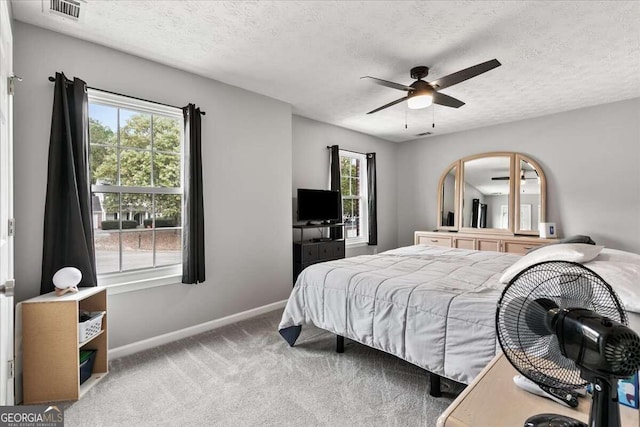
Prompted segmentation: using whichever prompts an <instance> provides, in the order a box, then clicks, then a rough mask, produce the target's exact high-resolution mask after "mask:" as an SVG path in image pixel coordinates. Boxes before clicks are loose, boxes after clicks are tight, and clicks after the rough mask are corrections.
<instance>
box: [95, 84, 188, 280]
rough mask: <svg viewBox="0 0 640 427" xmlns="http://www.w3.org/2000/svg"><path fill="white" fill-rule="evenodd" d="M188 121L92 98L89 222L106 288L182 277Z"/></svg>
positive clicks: (177, 113) (111, 98) (121, 100)
mask: <svg viewBox="0 0 640 427" xmlns="http://www.w3.org/2000/svg"><path fill="white" fill-rule="evenodd" d="M183 121H184V119H183V117H182V111H181V110H179V109H177V108H171V107H164V106H159V105H156V104H153V103H149V102H144V101H138V100H135V99H131V98H127V97H123V96H119V95H112V94H108V93H104V92H100V91H94V90H90V91H89V143H90V172H91V191H92V215H93V226H94V243H95V249H96V270H97V273H98V281H99V282H100V283H101V284H116V283H120V284H121V283H123V282H129V281H132V280H138V279H140V278H144V279H146V280H148V279H150V278H154V277H164V276H167V275H175V274H179V272H180V264H181V262H182V169H183V168H182V160H183V156H182V150H183V145H184V144H183V129H184V127H183ZM141 273H143V274H142V275H141Z"/></svg>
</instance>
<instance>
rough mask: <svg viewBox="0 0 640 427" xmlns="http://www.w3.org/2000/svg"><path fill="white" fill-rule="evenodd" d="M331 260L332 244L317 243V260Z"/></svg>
mask: <svg viewBox="0 0 640 427" xmlns="http://www.w3.org/2000/svg"><path fill="white" fill-rule="evenodd" d="M332 258H333V242H323V243H318V259H319V260H327V259H332Z"/></svg>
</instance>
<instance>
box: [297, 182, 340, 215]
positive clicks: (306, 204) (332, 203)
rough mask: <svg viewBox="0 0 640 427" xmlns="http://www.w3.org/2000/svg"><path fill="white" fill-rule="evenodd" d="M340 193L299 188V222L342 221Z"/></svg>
mask: <svg viewBox="0 0 640 427" xmlns="http://www.w3.org/2000/svg"><path fill="white" fill-rule="evenodd" d="M341 217H342V212H340V192H339V191H331V190H311V189H308V188H298V221H308V222H311V221H338V222H339V221H340V220H341Z"/></svg>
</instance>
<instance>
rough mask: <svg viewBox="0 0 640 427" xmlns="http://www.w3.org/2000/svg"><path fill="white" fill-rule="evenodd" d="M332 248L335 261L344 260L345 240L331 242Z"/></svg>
mask: <svg viewBox="0 0 640 427" xmlns="http://www.w3.org/2000/svg"><path fill="white" fill-rule="evenodd" d="M331 248H332V252H333V259H340V258H344V240H338V241H336V242H331Z"/></svg>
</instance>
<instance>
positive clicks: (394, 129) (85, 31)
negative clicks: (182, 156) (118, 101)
mask: <svg viewBox="0 0 640 427" xmlns="http://www.w3.org/2000/svg"><path fill="white" fill-rule="evenodd" d="M48 4H49V1H44V0H41V1H24V0H23V1H17V0H13V1H12V5H13V11H14V16H15V18H16V19H18V20H20V21H24V22H28V23H30V24H34V25H37V26H41V27H44V28H48V29H51V30H54V31H58V32H61V33H64V34H68V35H71V36H74V37H77V38H80V39H85V40H89V41H92V42H95V43H99V44H102V45H106V46H109V47H113V48H115V49H118V50H122V51H125V52H128V53H131V54H134V55H138V56H141V57H144V58H148V59H151V60H154V61H157V62H160V63H164V64H167V65H171V66H173V67H177V68H180V69H183V70H187V71H190V72H193V73H196V74H200V75H203V76H206V77H210V78H212V79H215V80H219V81H222V82H225V83H228V84H231V85H234V86H239V87H243V88H245V89H248V90H250V91H253V92H258V93H261V94H264V95H268V96H270V97H273V98H277V99H280V100H282V101H285V102H288V103H290V104H291V105H292V106H293V111H294V113H295V114H299V115H302V116H306V117H309V118H312V119H316V120H320V121H323V122H327V123H332V124H335V125H338V126H342V127H346V128H349V129H354V130H357V131H361V132H364V133H367V134H371V135H375V136H378V137H381V138H385V139H388V140H391V141H397V142H400V141H406V140H411V139H415V137H416V134H418V133H421V132H425V131H432V132H433V133H434V134H436V135H441V134H444V133H450V132H455V131H460V130H464V129H471V128H476V127H481V126H487V125H493V124H497V123H504V122H510V121H514V120H519V119H524V118H528V117H535V116H541V115H545V114H550V113H556V112H559V111H566V110H571V109H576V108H580V107H585V106H589V105H596V104H603V103H608V102H613V101H617V100H622V99H629V98H634V97H639V96H640V25H639V24H638V23H639V22H640V2H638V1H632V2H622V1H570V2H563V1H549V2H540V1H520V2H516V1H504V2H502V1H477V2H476V1H457V2H456V1H433V2H432V1H425V2H404V1H369V2H359V1H336V2H332V1H322V2H320V1H280V2H270V1H260V2H248V1H245V2H223V1H217V2H214V1H193V0H184V1H177V0H174V1H143V0H135V1H122V0H120V1H97V0H88V2H87V3H86V4H84V5H83V9H84V10H83V16H82V17H81V20H80V21H79V22H73V21H70V20H66V19H62V18H59V17H57V16H54V15H52V14H50V13H48V12H47V10H46V8H47V7H48ZM43 9H44V13H43V11H42V10H43ZM493 58H497V59H498V60H499V61H500V62H501V63H502V66H501V67H499V68H497V69H494V70H492V71H489V72H487V73H485V74H483V75H480V76H478V77H475V78H473V79H471V80H468V81H465V82H463V83H460V84H458V85H456V86H453V87H450V88H447V89H444V90H443V91H442V92H443V93H446V94H448V95H451V96H453V97H456V98H458V99H460V100H462V101H464V102H466V105H464V106H463V107H461V108H459V109H452V108H447V107H441V106H436V107H435V111H433V109H432V108H428V109H426V110H408V109H407V108H406V103H400V104H398V105H395V106H393V107H391V108H389V109H387V110H384V111H381V112H378V113H375V114H372V115H366V112H367V111H370V110H372V109H374V108H376V107H379V106H381V105H383V104H386V103H388V102H390V101H392V100H395V99H397V98H400V97H401V96H403V92H400V91H397V90H394V89H389V88H386V87H382V86H378V85H375V84H373V83H371V81H367V80H360V77H361V76H365V75H370V76H375V77H378V78H382V79H385V80H391V81H395V82H398V83H402V84H409V83H411V81H412V80H411V78H410V76H409V69H410V68H411V67H413V66H416V65H426V66H428V67H430V69H431V71H430V74H429V76H428V77H427V78H426V80H434V79H436V78H438V77H442V76H444V75H447V74H450V73H452V72H455V71H458V70H460V69H462V68H466V67H469V66H471V65H475V64H477V63H480V62H484V61H487V60H490V59H493ZM113 89H114V90H117V88H113ZM196 102H197V100H196ZM434 113H435V123H436V127H435V129H432V128H431V123H432V116H433V115H434ZM405 117H406V120H407V123H408V128H407V129H405Z"/></svg>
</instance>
